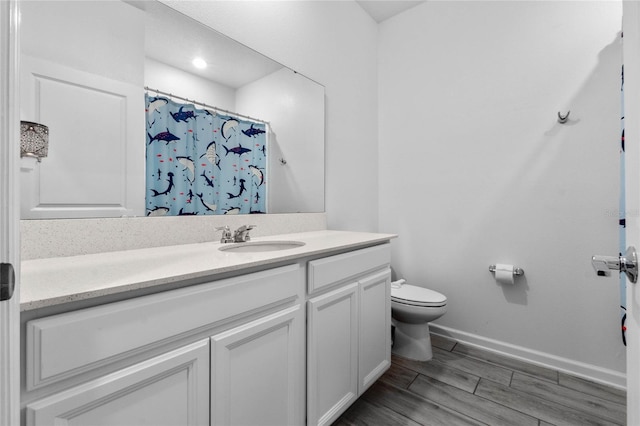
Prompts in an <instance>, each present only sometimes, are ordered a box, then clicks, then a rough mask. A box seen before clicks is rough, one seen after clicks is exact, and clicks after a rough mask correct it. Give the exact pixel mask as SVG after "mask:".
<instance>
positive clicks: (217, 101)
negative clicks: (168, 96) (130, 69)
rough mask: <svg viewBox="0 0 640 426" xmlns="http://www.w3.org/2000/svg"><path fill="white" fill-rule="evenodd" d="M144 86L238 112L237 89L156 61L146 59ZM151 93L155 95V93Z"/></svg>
mask: <svg viewBox="0 0 640 426" xmlns="http://www.w3.org/2000/svg"><path fill="white" fill-rule="evenodd" d="M144 85H145V86H147V87H150V88H152V89H157V90H160V91H162V92H165V93H173V94H176V95H178V96H180V97H183V98H188V99H191V100H196V101H198V102H203V103H205V104H207V105H211V106H216V107H218V108H222V109H226V110H229V111H235V110H236V91H235V89H233V88H231V87H228V86H225V85H224V84H220V83H216V82H214V81H211V80H207V79H206V78H202V77H199V76H197V75H195V74H191V73H188V72H185V71H182V70H180V69H178V68H174V67H172V66H170V65H167V64H165V63H163V62H159V61H156V60H155V59H151V58H145V60H144ZM149 93H150V94H151V95H153V93H154V92H149ZM176 100H177V101H178V102H181V101H180V100H178V99H176Z"/></svg>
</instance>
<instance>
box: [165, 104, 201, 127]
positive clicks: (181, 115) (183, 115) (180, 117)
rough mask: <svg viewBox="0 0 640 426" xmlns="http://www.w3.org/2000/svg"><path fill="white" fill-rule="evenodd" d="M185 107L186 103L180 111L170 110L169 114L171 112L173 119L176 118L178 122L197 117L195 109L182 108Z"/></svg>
mask: <svg viewBox="0 0 640 426" xmlns="http://www.w3.org/2000/svg"><path fill="white" fill-rule="evenodd" d="M183 108H184V105H183V106H181V107H180V110H179V111H178V112H170V113H169V114H171V116H172V117H173V119H174V120H176V121H177V122H180V121H184V122H185V123H186V122H187V120H188V119H190V118H193V119H195V118H196V115H195V113H194V112H193V111H183V110H182V109H183Z"/></svg>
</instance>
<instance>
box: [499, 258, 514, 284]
mask: <svg viewBox="0 0 640 426" xmlns="http://www.w3.org/2000/svg"><path fill="white" fill-rule="evenodd" d="M514 269H515V268H514V267H513V265H506V264H502V263H498V264H496V281H497V282H498V283H500V284H508V285H513V282H514V280H513V277H514V275H513V271H514Z"/></svg>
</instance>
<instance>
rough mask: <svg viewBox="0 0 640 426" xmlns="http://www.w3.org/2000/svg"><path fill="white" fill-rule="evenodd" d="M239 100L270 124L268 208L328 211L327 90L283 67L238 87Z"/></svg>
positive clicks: (248, 111)
mask: <svg viewBox="0 0 640 426" xmlns="http://www.w3.org/2000/svg"><path fill="white" fill-rule="evenodd" d="M236 104H237V110H238V111H240V112H242V113H243V114H246V115H249V116H250V117H260V118H262V119H264V120H266V121H269V122H270V125H271V129H270V131H269V135H268V140H269V145H268V148H267V149H268V152H267V158H268V161H269V165H268V167H267V170H268V175H267V183H266V184H267V189H268V191H267V198H268V205H267V207H268V210H267V211H268V212H269V213H292V212H300V211H303V212H321V211H324V88H323V87H322V86H320V85H318V84H316V83H314V82H312V81H310V80H309V79H308V78H305V77H302V76H300V74H296V73H294V72H292V71H291V70H289V69H287V68H282V69H281V70H279V71H276V72H274V73H271V74H269V75H267V76H266V77H263V78H261V79H260V80H257V81H254V82H252V83H250V84H247V85H245V86H243V87H241V88H239V89H238V91H237V97H236ZM280 159H283V160H285V161H286V164H282V163H281V161H280Z"/></svg>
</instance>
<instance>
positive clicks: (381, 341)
mask: <svg viewBox="0 0 640 426" xmlns="http://www.w3.org/2000/svg"><path fill="white" fill-rule="evenodd" d="M359 283H360V289H359V293H360V297H359V299H360V348H359V351H358V353H359V362H358V391H359V393H358V394H359V395H361V394H362V393H363V392H364V391H366V390H367V389H368V388H369V386H371V385H372V384H373V382H375V381H376V380H377V379H378V378H379V377H380V376H381V375H382V374H383V373H384V372H385V371H386V370H387V368H389V366H390V365H391V271H390V270H389V269H386V270H384V271H381V272H379V273H376V274H372V275H369V276H367V277H365V278H363V279H361V280H360V281H359Z"/></svg>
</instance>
